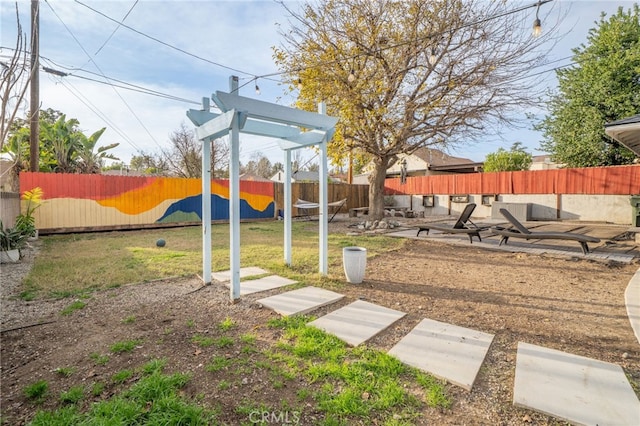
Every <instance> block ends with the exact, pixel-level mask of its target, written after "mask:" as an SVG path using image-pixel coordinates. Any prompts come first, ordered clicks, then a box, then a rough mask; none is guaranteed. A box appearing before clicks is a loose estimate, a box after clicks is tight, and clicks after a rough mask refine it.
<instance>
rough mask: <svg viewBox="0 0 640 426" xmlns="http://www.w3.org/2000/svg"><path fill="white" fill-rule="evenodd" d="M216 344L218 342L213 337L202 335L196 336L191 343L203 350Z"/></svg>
mask: <svg viewBox="0 0 640 426" xmlns="http://www.w3.org/2000/svg"><path fill="white" fill-rule="evenodd" d="M215 342H216V339H214V338H213V337H208V336H202V335H200V334H196V335H195V336H193V337H192V338H191V343H195V344H196V345H198V346H200V347H201V348H207V347H209V346H213V345H214V343H215Z"/></svg>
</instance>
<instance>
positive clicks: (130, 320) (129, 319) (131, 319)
mask: <svg viewBox="0 0 640 426" xmlns="http://www.w3.org/2000/svg"><path fill="white" fill-rule="evenodd" d="M134 322H136V317H135V315H129V316H128V317H126V318H125V319H123V320H122V323H123V324H133V323H134Z"/></svg>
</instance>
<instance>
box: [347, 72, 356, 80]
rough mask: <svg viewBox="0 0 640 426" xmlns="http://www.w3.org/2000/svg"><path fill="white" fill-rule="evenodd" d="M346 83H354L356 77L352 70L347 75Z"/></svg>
mask: <svg viewBox="0 0 640 426" xmlns="http://www.w3.org/2000/svg"><path fill="white" fill-rule="evenodd" d="M347 81H348V82H349V83H353V82H354V81H356V75H355V74H354V72H353V70H351V72H350V73H349V77H347Z"/></svg>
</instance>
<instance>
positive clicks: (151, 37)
mask: <svg viewBox="0 0 640 426" xmlns="http://www.w3.org/2000/svg"><path fill="white" fill-rule="evenodd" d="M45 1H47V0H45ZM547 1H550V0H547ZM75 2H76V3H78V4H79V5H81V6H84V7H86V8H87V9H89V10H91V11H93V12H95V13H97V14H98V15H100V16H102V17H104V18H106V19H108V20H110V21H112V22H115V23H117V24H119V25H120V26H122V27H124V28H126V29H128V30H130V31H133V32H134V33H136V34H139V35H141V36H143V37H146V38H148V39H150V40H153V41H155V42H156V43H160V44H161V45H163V46H166V47H168V48H170V49H174V50H177V51H178V52H180V53H183V54H185V55H188V56H191V57H192V58H195V59H199V60H201V61H204V62H207V63H209V64H212V65H215V66H218V67H221V68H224V69H227V70H229V71H234V72H237V73H240V74H245V75H254V74H252V73H248V72H245V71H241V70H239V69H237V68H232V67H228V66H226V65H223V64H221V63H219V62H215V61H212V60H210V59H207V58H203V57H202V56H199V55H196V54H195V53H191V52H188V51H186V50H184V49H182V48H180V47H176V46H174V45H172V44H169V43H167V42H164V41H162V40H160V39H158V38H156V37H153V36H150V35H149V34H146V33H144V32H142V31H138V30H136V29H135V28H133V27H130V26H129V25H126V24H125V23H124V22H120V21H118V20H116V19H113V18H112V17H110V16H108V15H106V14H104V13H102V12H100V11H99V10H96V9H94V8H92V7H91V6H88V5H86V4H84V3H82V2H81V1H80V0H75Z"/></svg>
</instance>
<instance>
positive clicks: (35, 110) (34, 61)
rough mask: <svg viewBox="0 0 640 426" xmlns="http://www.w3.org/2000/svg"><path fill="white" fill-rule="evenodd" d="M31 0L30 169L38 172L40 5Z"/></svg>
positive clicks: (36, 0)
mask: <svg viewBox="0 0 640 426" xmlns="http://www.w3.org/2000/svg"><path fill="white" fill-rule="evenodd" d="M38 2H39V0H31V82H30V84H31V96H30V101H29V113H30V115H31V117H30V124H29V127H30V130H31V134H30V145H29V170H31V171H32V172H37V171H38V170H39V169H40V167H39V163H40V77H39V74H40V73H39V69H40V5H39V3H38Z"/></svg>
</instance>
